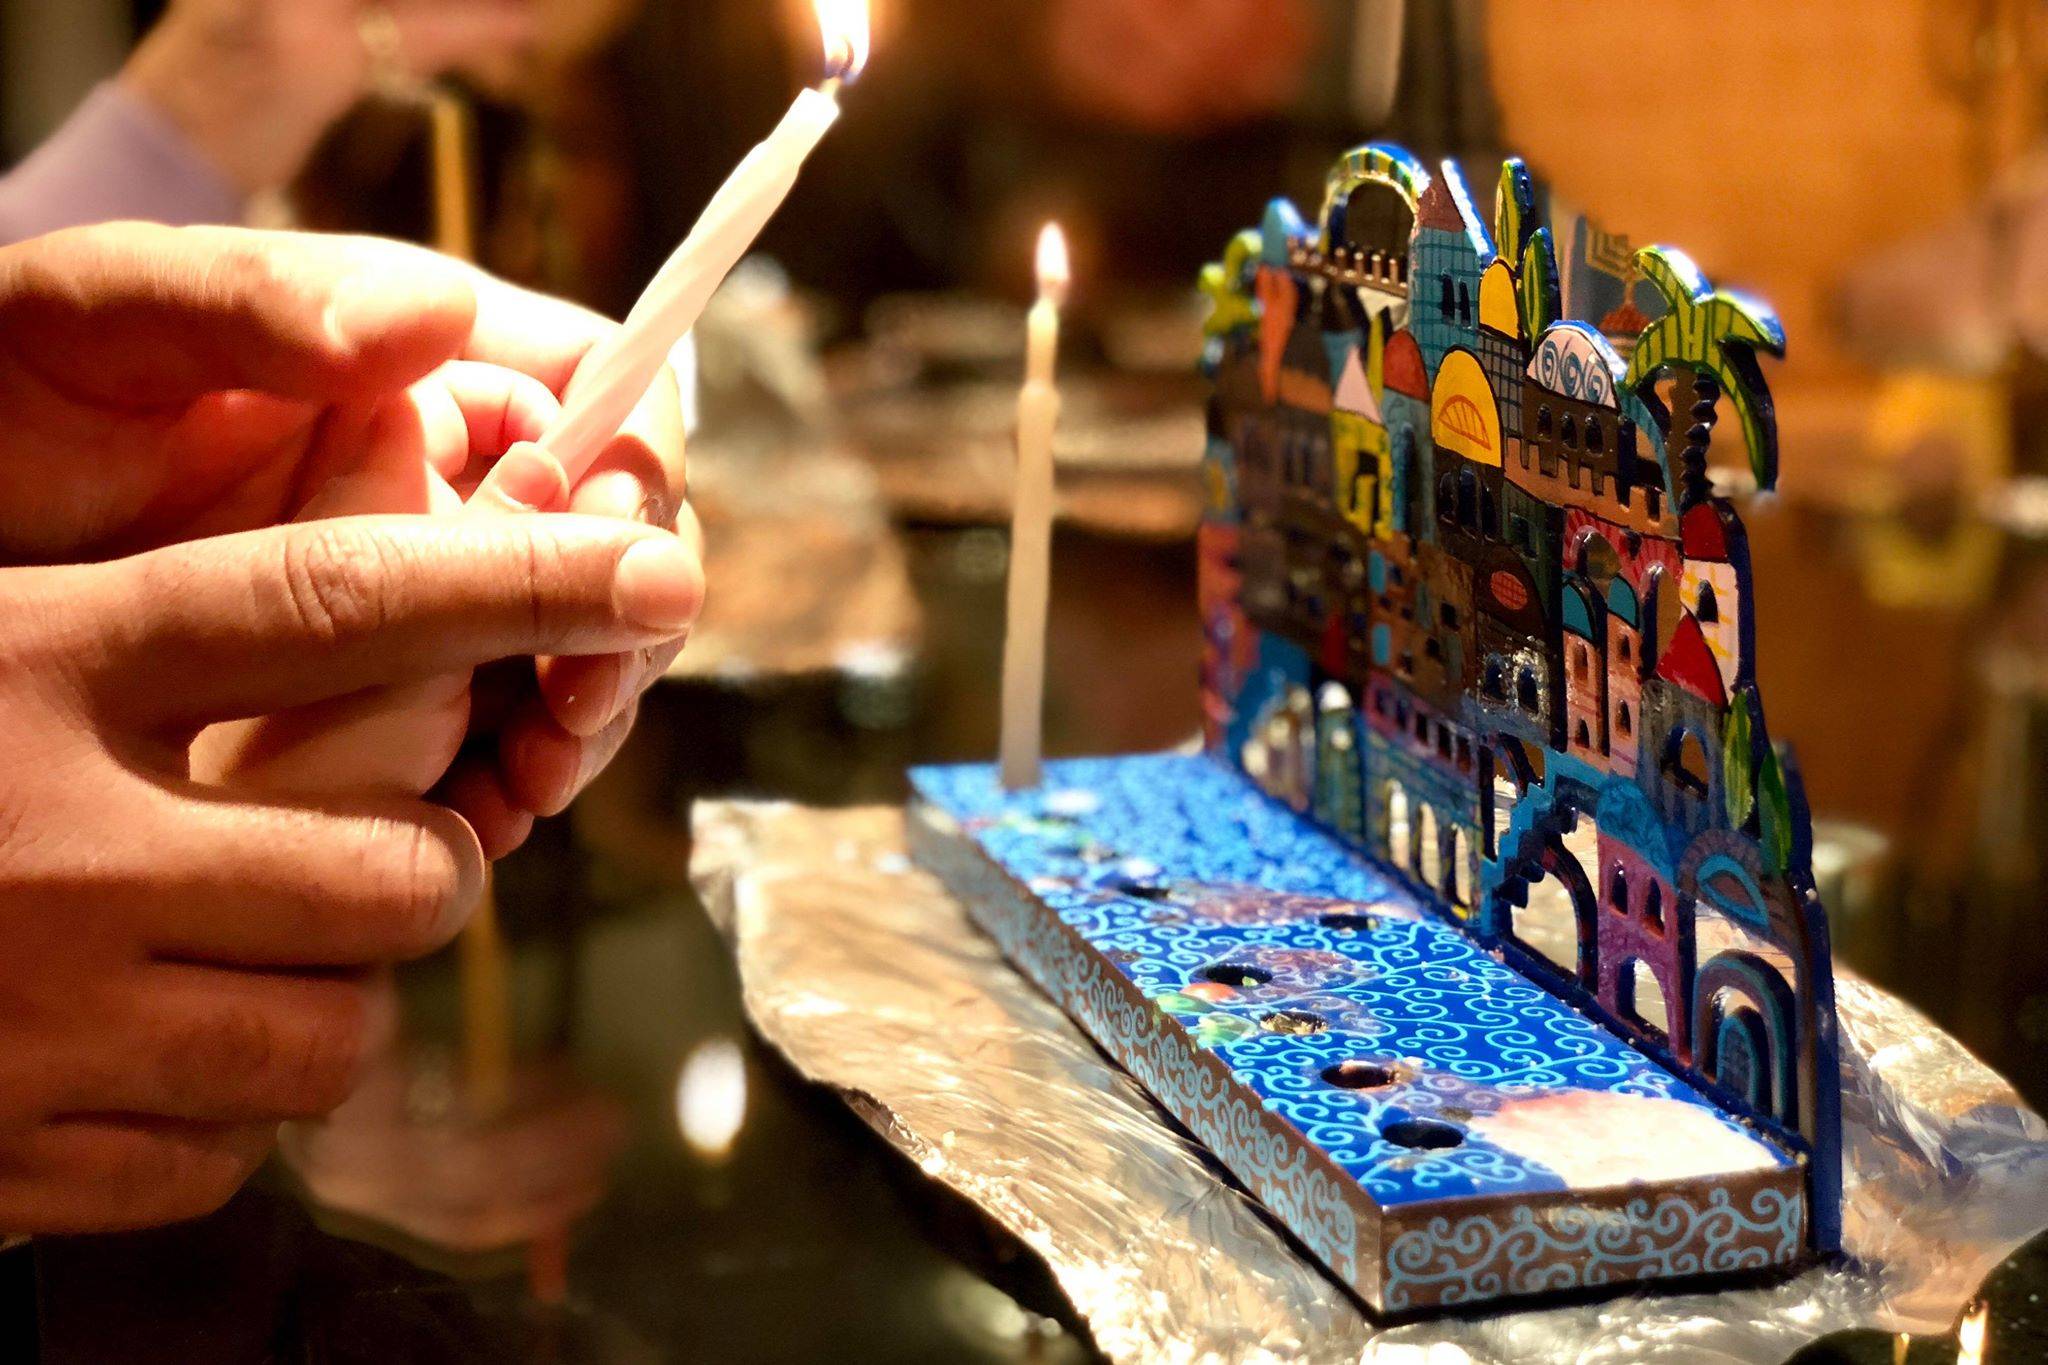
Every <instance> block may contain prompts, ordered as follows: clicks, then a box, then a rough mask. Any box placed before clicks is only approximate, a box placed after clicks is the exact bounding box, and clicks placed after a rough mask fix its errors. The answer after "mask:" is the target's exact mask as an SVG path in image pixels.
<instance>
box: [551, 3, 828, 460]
mask: <svg viewBox="0 0 2048 1365" xmlns="http://www.w3.org/2000/svg"><path fill="white" fill-rule="evenodd" d="M813 3H814V5H815V7H816V9H817V12H818V29H819V32H820V33H821V34H822V35H823V38H824V43H825V79H824V80H823V81H822V82H821V83H819V84H818V85H816V86H814V87H812V88H810V89H806V90H804V91H802V92H800V93H799V94H798V95H797V97H796V101H795V102H794V103H793V104H791V105H790V106H789V112H788V113H786V114H784V115H783V117H782V122H781V123H779V124H777V125H776V126H775V130H774V131H773V132H771V133H770V134H769V135H768V137H767V139H766V140H765V141H763V142H762V143H761V144H760V145H758V146H756V147H755V148H754V149H753V150H752V151H750V152H748V153H747V155H746V157H745V159H743V160H742V161H741V162H740V164H739V165H738V166H737V167H735V168H734V170H733V173H732V174H731V175H730V176H728V177H727V178H726V181H725V183H724V184H723V185H721V186H719V188H718V193H717V194H715V195H713V196H712V197H711V202H710V203H709V204H707V205H706V206H705V208H704V212H703V213H702V214H701V215H699V216H698V219H697V222H696V225H695V226H693V227H692V228H691V229H690V234H689V236H687V237H685V238H684V239H683V244H682V245H681V246H679V247H677V248H676V250H675V254H674V255H672V256H670V257H669V258H668V260H667V262H666V263H664V264H663V265H662V267H661V269H660V270H658V271H656V272H655V276H654V279H653V280H652V281H650V282H649V283H648V286H647V288H646V290H645V292H643V293H642V294H641V295H640V300H639V302H637V303H635V304H634V305H633V311H632V312H630V313H628V314H627V315H626V322H625V325H624V326H623V327H621V328H620V329H619V330H618V331H617V332H614V333H613V334H612V335H611V337H610V338H609V339H607V340H606V341H604V342H602V343H600V344H599V345H598V346H597V347H596V348H595V349H594V350H592V352H591V353H590V355H588V356H587V357H585V359H584V361H583V363H582V365H580V366H578V367H577V370H576V377H575V378H574V379H572V380H571V381H570V383H569V388H568V392H567V393H566V394H564V395H563V399H562V412H561V415H560V416H558V417H557V418H556V419H555V421H554V423H553V425H551V426H550V427H549V428H548V429H547V431H546V432H544V433H543V434H542V436H541V438H540V445H541V448H542V449H544V450H546V451H548V452H549V453H550V454H552V455H553V456H554V457H555V458H556V459H557V460H559V461H560V462H561V465H562V469H563V471H564V472H565V473H566V474H567V475H568V477H569V482H570V483H571V484H574V483H575V482H576V481H577V480H578V479H579V478H581V477H582V476H583V475H584V473H585V472H587V471H588V470H589V468H590V464H591V462H592V461H593V460H595V459H596V458H597V454H598V452H599V451H600V450H602V449H603V448H604V445H605V443H606V442H607V441H609V440H610V439H611V438H612V437H613V436H614V435H616V434H617V433H618V430H619V428H620V426H621V425H623V424H624V422H625V420H626V418H627V416H628V415H630V414H631V413H632V411H633V408H634V406H635V405H636V404H637V403H639V401H640V399H641V396H642V395H644V394H645V393H646V392H647V390H648V387H649V386H650V385H652V384H653V382H654V379H655V376H656V375H658V374H660V373H661V367H662V366H663V365H666V364H667V363H668V357H669V352H670V351H671V350H672V349H673V348H674V347H675V345H676V343H677V342H679V341H681V340H682V339H683V337H684V336H686V335H687V334H688V333H689V331H690V329H691V328H693V327H695V326H696V325H697V318H698V316H699V315H700V314H702V313H703V311H704V305H705V304H706V303H708V302H709V301H710V299H711V295H712V294H713V293H714V292H716V291H717V289H718V286H719V285H720V284H721V283H722V282H723V281H724V279H725V277H726V275H727V274H729V273H730V272H731V270H732V268H733V267H734V266H735V265H737V264H739V260H740V257H742V256H744V255H745V254H746V253H747V249H748V248H749V247H751V246H752V245H753V244H754V239H755V238H756V237H758V236H760V235H761V229H762V228H764V227H766V226H767V225H768V220H769V219H770V218H772V217H774V216H775V211H776V210H777V209H778V208H780V207H782V201H783V200H784V199H786V198H788V197H789V192H790V190H791V189H792V188H793V187H794V186H795V185H796V177H797V172H798V171H800V170H801V169H802V168H803V164H804V159H805V158H806V157H808V156H809V155H810V154H811V152H812V150H813V149H815V148H816V147H817V145H818V143H819V142H821V141H822V140H823V139H824V137H825V134H826V132H827V131H828V130H829V129H830V128H831V127H832V125H833V124H834V123H836V122H837V121H838V119H839V91H840V88H841V86H842V85H845V84H848V83H850V82H852V81H853V80H854V79H855V78H856V77H858V76H859V75H860V72H861V68H862V67H864V66H865V65H867V58H868V12H867V0H813Z"/></svg>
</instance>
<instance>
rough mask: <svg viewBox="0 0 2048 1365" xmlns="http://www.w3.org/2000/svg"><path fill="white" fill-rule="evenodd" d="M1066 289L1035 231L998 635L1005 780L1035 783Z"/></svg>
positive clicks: (1053, 253)
mask: <svg viewBox="0 0 2048 1365" xmlns="http://www.w3.org/2000/svg"><path fill="white" fill-rule="evenodd" d="M1066 293H1067V239H1066V238H1065V237H1063V236H1061V235H1060V230H1059V227H1058V226H1057V225H1055V224H1052V223H1048V224H1046V227H1045V231H1044V232H1042V233H1040V234H1039V237H1038V301H1037V302H1036V303H1034V304H1033V305H1032V306H1031V315H1030V319H1029V323H1028V326H1029V333H1028V340H1027V343H1026V347H1025V358H1024V387H1023V389H1022V390H1020V391H1019V392H1018V394H1017V478H1016V488H1015V492H1014V493H1013V494H1012V503H1011V511H1010V585H1009V587H1010V598H1009V615H1008V618H1007V620H1006V622H1005V633H1004V638H1003V742H1002V770H1003V785H1004V786H1005V787H1007V788H1008V789H1010V790H1011V791H1016V790H1018V789H1019V788H1023V787H1035V786H1037V785H1038V783H1039V757H1040V751H1041V749H1042V747H1043V730H1044V722H1045V599H1046V589H1047V583H1048V578H1049V576H1050V572H1051V561H1052V510H1053V509H1052V495H1053V483H1052V473H1053V470H1052V435H1053V428H1054V427H1055V426H1057V425H1058V424H1059V417H1060V393H1059V390H1058V389H1057V388H1055V387H1054V386H1053V362H1054V359H1055V358H1056V356H1057V354H1058V352H1059V344H1060V304H1061V303H1062V302H1063V301H1064V300H1065V298H1066Z"/></svg>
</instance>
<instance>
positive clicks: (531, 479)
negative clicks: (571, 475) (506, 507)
mask: <svg viewBox="0 0 2048 1365" xmlns="http://www.w3.org/2000/svg"><path fill="white" fill-rule="evenodd" d="M491 487H492V488H493V489H494V490H495V491H496V492H497V494H498V496H499V497H501V498H503V499H504V500H505V501H507V502H509V503H512V504H514V505H516V506H518V507H522V508H525V509H526V510H527V511H539V510H541V509H542V508H548V507H554V506H557V505H559V504H560V503H561V502H562V501H563V500H565V499H566V498H567V497H568V494H569V480H568V476H567V475H565V474H564V473H563V472H562V463H561V461H559V460H557V459H556V458H555V457H554V456H552V455H550V454H548V453H547V452H546V451H545V450H542V449H541V448H540V447H539V446H537V445H516V446H513V447H512V448H511V449H510V450H508V451H506V452H505V454H504V456H503V457H502V458H501V459H500V460H499V461H498V463H497V464H496V465H495V466H493V467H492V469H491Z"/></svg>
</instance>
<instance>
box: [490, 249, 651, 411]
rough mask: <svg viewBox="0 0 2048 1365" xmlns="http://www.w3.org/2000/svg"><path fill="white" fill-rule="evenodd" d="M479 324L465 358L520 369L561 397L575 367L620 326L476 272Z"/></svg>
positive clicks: (562, 302)
mask: <svg viewBox="0 0 2048 1365" xmlns="http://www.w3.org/2000/svg"><path fill="white" fill-rule="evenodd" d="M470 278H471V287H472V288H473V289H474V291H475V295H476V319H475V322H474V323H473V324H472V326H471V328H470V334H469V336H468V338H467V339H466V341H465V342H464V344H463V348H462V358H463V359H465V360H476V361H482V362H484V363H486V364H491V365H499V366H503V367H504V368H506V369H509V370H517V371H519V372H520V373H521V374H527V375H531V376H533V377H534V378H535V379H538V380H539V381H540V382H541V383H542V384H544V385H546V386H547V388H548V390H549V392H551V393H553V394H554V395H555V396H556V397H557V398H559V397H561V395H562V394H563V392H564V391H565V390H567V388H568V387H569V381H570V379H571V378H572V377H574V375H575V373H576V367H577V366H578V365H580V364H582V363H583V358H584V357H585V356H586V355H588V354H589V353H590V352H591V350H592V349H593V348H594V347H595V346H596V345H597V343H598V342H599V341H600V340H602V339H603V338H604V337H606V336H608V335H610V334H611V333H612V332H615V331H617V330H618V326H619V324H618V323H616V322H613V321H611V320H610V319H609V318H606V317H603V316H602V315H600V314H598V313H594V312H592V311H591V310H590V309H588V308H584V307H582V306H581V305H578V304H574V303H570V302H568V301H567V300H565V299H558V298H554V297H552V296H550V295H547V294H536V293H534V292H533V291H532V290H530V289H521V288H520V287H519V286H517V285H515V284H508V283H507V282H506V281H504V280H501V279H499V278H497V277H496V276H494V275H490V274H487V273H485V272H484V271H482V270H478V269H476V268H474V267H471V268H470Z"/></svg>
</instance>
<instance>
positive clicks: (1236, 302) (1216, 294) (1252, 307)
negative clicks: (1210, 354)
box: [1198, 228, 1264, 337]
mask: <svg viewBox="0 0 2048 1365" xmlns="http://www.w3.org/2000/svg"><path fill="white" fill-rule="evenodd" d="M1263 243H1264V238H1263V237H1262V236H1261V234H1260V232H1259V230H1258V229H1257V228H1246V229H1245V230H1244V231H1243V232H1240V233H1238V234H1237V235H1236V236H1235V237H1232V238H1231V239H1230V245H1229V246H1227V247H1225V248H1224V249H1223V259H1222V260H1220V261H1211V262H1210V263H1209V264H1207V265H1205V266H1203V267H1202V277H1201V283H1200V285H1199V286H1198V287H1199V288H1200V289H1201V291H1202V294H1203V296H1204V297H1206V298H1207V299H1208V300H1209V316H1208V317H1207V318H1205V319H1203V321H1202V331H1203V333H1204V334H1205V335H1207V336H1212V337H1213V336H1223V335H1226V334H1227V333H1230V332H1234V331H1236V330H1237V329H1238V328H1240V327H1249V326H1251V325H1252V323H1254V322H1256V321H1258V315H1259V310H1258V304H1257V303H1256V302H1255V301H1254V300H1253V298H1252V293H1251V266H1252V264H1253V263H1254V262H1256V261H1257V260H1258V258H1259V250H1260V247H1261V246H1262V245H1263Z"/></svg>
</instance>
